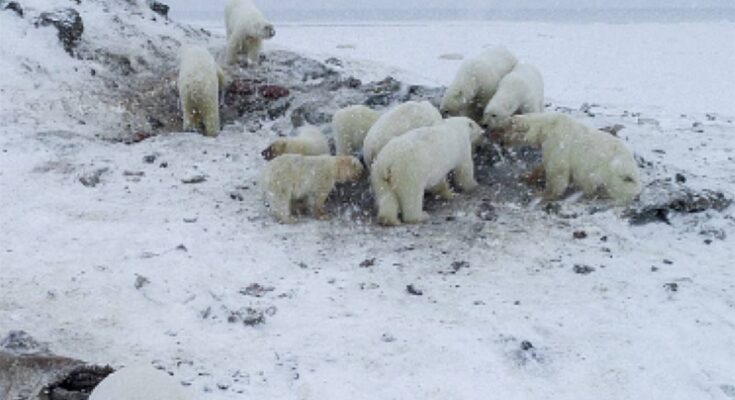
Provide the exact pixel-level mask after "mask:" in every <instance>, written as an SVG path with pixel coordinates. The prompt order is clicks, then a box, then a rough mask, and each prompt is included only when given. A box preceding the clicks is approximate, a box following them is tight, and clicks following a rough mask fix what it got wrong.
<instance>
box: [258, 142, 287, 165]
mask: <svg viewBox="0 0 735 400" xmlns="http://www.w3.org/2000/svg"><path fill="white" fill-rule="evenodd" d="M285 151H286V142H284V141H282V140H276V141H275V142H273V144H271V145H270V146H268V147H266V149H265V150H263V151H262V152H261V153H260V155H261V156H263V158H264V159H265V160H266V161H270V160H272V159H274V158H276V157H278V156H280V155H281V154H283V153H285Z"/></svg>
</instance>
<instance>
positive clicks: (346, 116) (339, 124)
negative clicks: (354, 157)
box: [332, 105, 380, 156]
mask: <svg viewBox="0 0 735 400" xmlns="http://www.w3.org/2000/svg"><path fill="white" fill-rule="evenodd" d="M378 117H380V113H379V112H377V111H375V110H372V109H371V108H369V107H366V106H363V105H355V106H349V107H345V108H343V109H341V110H339V111H337V112H336V113H334V116H333V117H332V131H333V132H334V144H335V147H336V150H337V155H340V156H347V155H351V154H354V153H357V152H360V151H361V150H362V144H363V142H364V141H365V136H366V135H367V133H368V130H370V128H371V127H372V126H373V125H375V121H377V120H378Z"/></svg>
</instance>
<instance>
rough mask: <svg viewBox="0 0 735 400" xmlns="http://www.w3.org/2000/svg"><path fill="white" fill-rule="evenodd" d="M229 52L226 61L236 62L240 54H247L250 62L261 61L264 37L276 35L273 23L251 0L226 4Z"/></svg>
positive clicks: (238, 0)
mask: <svg viewBox="0 0 735 400" xmlns="http://www.w3.org/2000/svg"><path fill="white" fill-rule="evenodd" d="M225 29H226V32H227V52H226V55H225V62H226V63H227V64H236V63H237V61H238V57H239V56H240V54H243V53H244V54H245V56H246V59H247V63H248V64H258V63H259V62H260V49H261V47H262V45H263V40H264V39H270V38H272V37H273V36H275V35H276V30H275V28H273V24H271V23H270V22H268V21H267V20H266V19H265V17H263V14H262V13H261V12H260V10H258V8H257V7H256V6H255V4H253V2H252V1H251V0H230V1H229V2H228V3H227V5H226V6H225Z"/></svg>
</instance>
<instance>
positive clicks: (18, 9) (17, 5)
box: [3, 1, 23, 18]
mask: <svg viewBox="0 0 735 400" xmlns="http://www.w3.org/2000/svg"><path fill="white" fill-rule="evenodd" d="M3 10H11V11H15V13H16V14H18V16H19V17H21V18H23V7H21V5H20V3H18V2H17V1H11V2H10V3H8V4H7V5H6V6H5V7H3Z"/></svg>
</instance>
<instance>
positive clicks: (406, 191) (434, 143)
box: [370, 117, 482, 225]
mask: <svg viewBox="0 0 735 400" xmlns="http://www.w3.org/2000/svg"><path fill="white" fill-rule="evenodd" d="M481 137H482V129H481V128H480V126H479V125H478V124H477V123H476V122H474V121H472V120H471V119H469V118H466V117H454V118H449V119H447V120H445V121H444V122H442V123H440V124H438V125H435V126H431V127H425V128H419V129H415V130H413V131H411V132H408V133H406V134H405V135H403V136H401V137H397V138H395V139H393V140H391V141H390V143H388V144H387V145H386V146H385V148H383V150H382V151H381V152H380V154H378V157H377V158H376V160H375V163H374V164H373V168H372V175H371V176H370V180H371V184H372V187H373V191H374V192H375V201H376V205H377V207H378V222H379V223H380V224H382V225H399V224H400V220H399V219H398V214H399V213H400V214H401V219H402V220H403V222H407V223H420V222H423V221H425V220H426V219H427V218H428V214H427V213H425V212H424V211H423V202H424V192H425V191H426V190H432V191H448V190H449V189H448V184H447V182H446V178H447V174H449V172H452V171H453V172H454V183H455V185H456V186H457V187H459V188H460V189H462V190H471V189H473V188H475V187H476V186H477V182H476V181H475V175H474V163H473V161H472V148H473V145H475V144H476V143H478V142H479V141H480V138H481Z"/></svg>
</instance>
